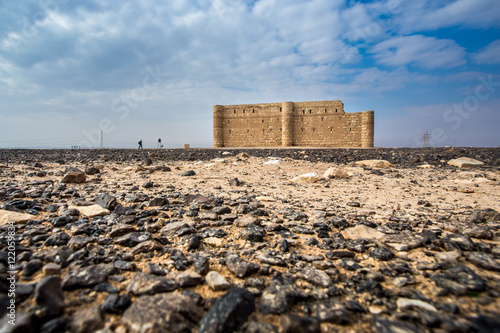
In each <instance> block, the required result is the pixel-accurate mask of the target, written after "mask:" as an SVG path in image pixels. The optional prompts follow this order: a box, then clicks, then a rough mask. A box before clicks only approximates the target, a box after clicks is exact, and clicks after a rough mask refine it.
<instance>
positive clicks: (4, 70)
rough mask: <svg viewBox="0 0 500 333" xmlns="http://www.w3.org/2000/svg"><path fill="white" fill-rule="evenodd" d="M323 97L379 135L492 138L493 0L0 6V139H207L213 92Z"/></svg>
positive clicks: (379, 140) (496, 54)
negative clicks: (364, 114) (369, 115)
mask: <svg viewBox="0 0 500 333" xmlns="http://www.w3.org/2000/svg"><path fill="white" fill-rule="evenodd" d="M335 99H340V100H342V101H343V102H344V107H345V110H346V111H347V112H357V111H364V110H374V111H375V145H376V146H387V147H400V146H405V147H409V146H412V147H416V146H419V145H421V138H422V135H423V133H424V132H425V131H428V132H429V133H430V134H431V144H432V145H435V146H444V145H452V146H455V145H456V146H500V134H499V133H500V131H499V124H500V1H498V0H433V1H431V0H419V1H406V0H381V1H350V0H256V1H250V0H191V1H187V0H170V1H155V0H140V1H138V0H136V1H118V0H99V1H97V0H95V1H94V0H88V1H85V2H84V3H83V4H82V3H81V2H80V1H76V0H43V1H42V0H41V1H2V2H1V3H0V128H1V130H0V147H47V148H50V147H63V148H65V147H70V146H73V145H79V146H82V147H99V145H100V133H101V130H102V131H103V133H104V145H105V146H106V147H136V145H137V141H138V140H139V139H142V140H143V141H144V145H145V147H156V143H157V139H158V138H162V141H163V143H164V146H165V147H179V146H181V145H182V144H183V143H190V144H191V146H194V147H211V146H212V106H213V105H214V104H246V103H267V102H283V101H309V100H335Z"/></svg>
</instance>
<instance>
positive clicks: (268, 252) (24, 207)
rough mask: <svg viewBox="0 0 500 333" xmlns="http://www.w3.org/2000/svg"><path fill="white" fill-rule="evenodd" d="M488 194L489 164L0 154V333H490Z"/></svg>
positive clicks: (386, 158) (493, 183) (415, 153)
mask: <svg viewBox="0 0 500 333" xmlns="http://www.w3.org/2000/svg"><path fill="white" fill-rule="evenodd" d="M462 157H465V158H469V159H473V161H472V162H471V161H470V160H467V159H465V160H462V162H461V163H460V158H462ZM457 159H458V161H455V163H454V162H451V164H450V163H449V162H450V161H451V160H457ZM474 160H475V161H480V162H481V163H479V162H474ZM499 184H500V148H426V149H301V148H297V149H189V150H183V149H162V150H141V151H139V150H112V149H103V150H0V317H2V320H1V321H0V331H1V332H81V333H83V332H102V333H104V332H106V333H108V332H116V333H127V332H199V333H201V332H233V331H235V332H247V333H250V332H252V333H257V332H269V333H271V332H283V333H285V332H287V333H291V332H379V333H386V332H388V333H389V332H394V333H396V332H398V333H399V332H500V200H499V198H500V187H499ZM13 324H15V325H13Z"/></svg>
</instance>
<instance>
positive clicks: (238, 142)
mask: <svg viewBox="0 0 500 333" xmlns="http://www.w3.org/2000/svg"><path fill="white" fill-rule="evenodd" d="M213 112H214V117H213V121H214V129H213V134H214V147H279V146H282V147H290V146H302V147H366V148H368V147H373V132H374V131H373V127H374V112H373V111H363V112H355V113H345V112H344V104H343V103H342V101H318V102H283V103H266V104H244V105H215V106H214V107H213Z"/></svg>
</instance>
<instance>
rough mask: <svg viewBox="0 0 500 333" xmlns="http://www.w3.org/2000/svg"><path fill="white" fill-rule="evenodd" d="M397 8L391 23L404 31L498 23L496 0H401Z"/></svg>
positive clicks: (482, 25)
mask: <svg viewBox="0 0 500 333" xmlns="http://www.w3.org/2000/svg"><path fill="white" fill-rule="evenodd" d="M401 8H402V10H401V13H400V15H397V16H395V22H394V23H395V24H396V25H397V26H398V27H399V30H400V31H401V32H402V33H405V34H407V33H412V32H417V31H431V30H436V29H440V28H446V27H460V26H463V27H472V28H491V27H499V26H500V20H499V17H500V1H497V0H439V1H436V0H419V1H401Z"/></svg>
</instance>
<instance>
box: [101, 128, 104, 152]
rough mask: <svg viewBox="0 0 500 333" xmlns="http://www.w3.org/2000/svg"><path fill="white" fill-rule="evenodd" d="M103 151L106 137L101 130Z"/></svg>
mask: <svg viewBox="0 0 500 333" xmlns="http://www.w3.org/2000/svg"><path fill="white" fill-rule="evenodd" d="M101 149H104V135H103V132H102V130H101Z"/></svg>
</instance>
